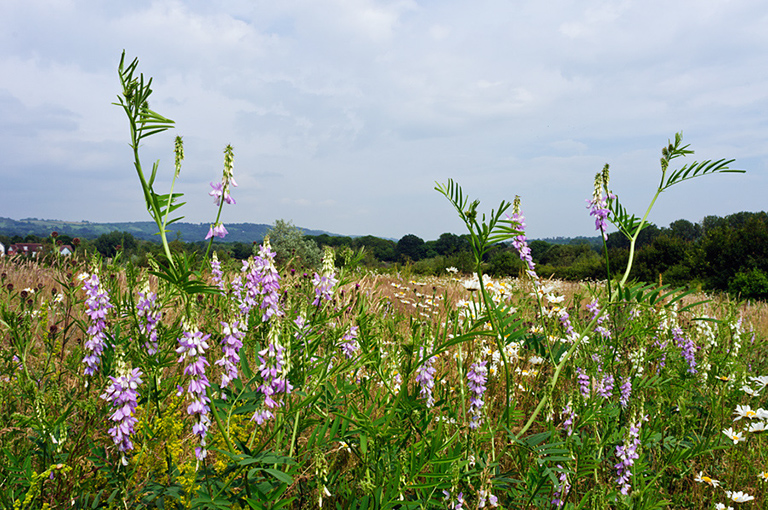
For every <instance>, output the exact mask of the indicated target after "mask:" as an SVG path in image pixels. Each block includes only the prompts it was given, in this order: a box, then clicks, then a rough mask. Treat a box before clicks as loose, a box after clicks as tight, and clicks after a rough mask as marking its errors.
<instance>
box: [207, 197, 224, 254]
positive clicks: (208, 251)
mask: <svg viewBox="0 0 768 510" xmlns="http://www.w3.org/2000/svg"><path fill="white" fill-rule="evenodd" d="M223 208H224V197H223V196H222V197H221V198H220V200H219V211H218V213H216V221H214V222H213V226H214V227H215V226H216V225H218V224H219V219H220V218H221V210H222V209H223ZM214 237H216V236H211V238H210V239H209V240H208V248H206V249H205V256H204V257H203V260H204V261H205V260H208V254H209V253H210V252H211V246H213V238H214Z"/></svg>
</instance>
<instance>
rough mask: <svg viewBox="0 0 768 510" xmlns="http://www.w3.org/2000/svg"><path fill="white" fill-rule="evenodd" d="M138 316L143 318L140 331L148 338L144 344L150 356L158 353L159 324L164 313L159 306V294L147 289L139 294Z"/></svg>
mask: <svg viewBox="0 0 768 510" xmlns="http://www.w3.org/2000/svg"><path fill="white" fill-rule="evenodd" d="M136 315H138V316H139V317H141V318H142V321H140V322H139V331H140V332H141V333H142V334H143V335H144V336H145V337H146V339H147V341H146V342H145V343H144V347H146V349H147V352H148V353H149V355H150V356H152V355H154V354H155V353H157V324H158V322H160V319H161V318H162V315H163V314H162V312H161V311H160V307H159V306H158V304H157V294H155V293H154V292H152V291H150V290H149V288H148V287H147V288H145V289H144V291H142V292H139V302H138V303H136Z"/></svg>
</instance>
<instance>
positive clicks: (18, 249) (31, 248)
mask: <svg viewBox="0 0 768 510" xmlns="http://www.w3.org/2000/svg"><path fill="white" fill-rule="evenodd" d="M0 246H2V243H0ZM58 249H59V253H60V254H62V255H64V256H68V255H72V254H73V253H74V252H75V249H74V248H72V245H69V244H64V245H61V246H58ZM42 251H43V245H42V244H40V243H16V244H12V245H10V246H9V247H8V252H7V253H8V256H11V255H27V256H30V257H37V256H38V255H39V254H40V253H42ZM2 255H5V247H3V249H2Z"/></svg>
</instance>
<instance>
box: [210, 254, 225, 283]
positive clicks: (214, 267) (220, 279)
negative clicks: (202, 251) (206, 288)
mask: <svg viewBox="0 0 768 510" xmlns="http://www.w3.org/2000/svg"><path fill="white" fill-rule="evenodd" d="M211 280H213V284H214V285H216V286H217V287H218V288H219V290H221V291H224V273H222V271H221V262H220V261H219V257H218V255H216V252H213V255H212V256H211Z"/></svg>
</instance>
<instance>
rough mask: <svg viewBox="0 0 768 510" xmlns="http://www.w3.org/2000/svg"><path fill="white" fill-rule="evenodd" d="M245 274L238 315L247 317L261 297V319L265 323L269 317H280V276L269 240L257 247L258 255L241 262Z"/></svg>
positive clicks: (281, 313)
mask: <svg viewBox="0 0 768 510" xmlns="http://www.w3.org/2000/svg"><path fill="white" fill-rule="evenodd" d="M242 271H243V272H244V273H245V296H243V297H242V299H241V301H240V313H242V314H243V315H248V312H250V310H251V309H253V308H254V307H255V306H256V305H257V304H258V301H257V297H258V296H263V299H262V301H261V305H260V306H261V308H262V309H264V314H263V315H262V317H261V320H262V321H263V322H267V321H268V320H269V319H270V317H273V316H277V317H279V316H282V315H283V312H282V311H281V310H280V307H279V299H280V295H279V293H278V291H279V290H280V275H279V274H278V272H277V268H276V267H275V252H274V251H272V247H271V246H270V244H269V238H267V239H264V243H263V244H262V245H261V247H259V254H258V255H257V256H256V257H252V258H251V259H250V260H248V261H247V262H246V261H243V269H242Z"/></svg>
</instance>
